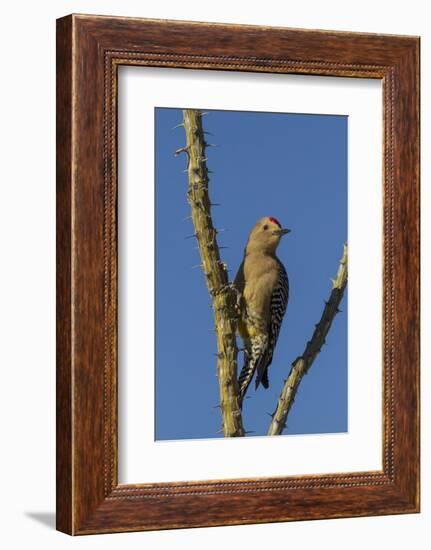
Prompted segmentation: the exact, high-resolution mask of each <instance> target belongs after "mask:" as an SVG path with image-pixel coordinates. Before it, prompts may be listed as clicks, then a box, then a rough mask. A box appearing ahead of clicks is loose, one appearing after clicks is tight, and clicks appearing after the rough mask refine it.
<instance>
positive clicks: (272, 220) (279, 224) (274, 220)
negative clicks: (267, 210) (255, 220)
mask: <svg viewBox="0 0 431 550" xmlns="http://www.w3.org/2000/svg"><path fill="white" fill-rule="evenodd" d="M269 221H270V222H272V223H275V224H276V225H278V227H280V229H281V223H280V222H279V221H278V220H277V218H273V217H272V216H270V217H269Z"/></svg>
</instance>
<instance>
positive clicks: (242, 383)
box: [238, 349, 255, 405]
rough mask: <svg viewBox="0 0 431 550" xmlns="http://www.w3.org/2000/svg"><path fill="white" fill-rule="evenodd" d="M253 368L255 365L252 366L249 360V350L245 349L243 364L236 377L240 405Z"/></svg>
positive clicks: (251, 376)
mask: <svg viewBox="0 0 431 550" xmlns="http://www.w3.org/2000/svg"><path fill="white" fill-rule="evenodd" d="M254 369H255V367H254V366H253V362H252V361H251V350H247V349H245V350H244V366H243V367H242V369H241V372H240V374H239V378H238V385H239V401H240V403H241V405H242V401H243V399H244V396H245V393H246V391H247V388H248V386H249V385H250V382H251V379H252V378H253V374H254Z"/></svg>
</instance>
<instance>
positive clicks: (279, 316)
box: [256, 262, 289, 388]
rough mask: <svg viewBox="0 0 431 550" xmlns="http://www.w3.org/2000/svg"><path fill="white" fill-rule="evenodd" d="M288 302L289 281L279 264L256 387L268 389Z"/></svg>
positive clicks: (281, 265)
mask: <svg viewBox="0 0 431 550" xmlns="http://www.w3.org/2000/svg"><path fill="white" fill-rule="evenodd" d="M288 301H289V279H288V277H287V273H286V270H285V268H284V266H283V264H282V263H281V262H279V270H278V280H277V284H276V285H275V287H274V290H273V292H272V295H271V303H270V325H269V334H268V346H267V349H266V353H265V356H264V357H262V360H261V361H260V364H259V365H258V367H257V375H256V387H257V386H258V385H259V383H262V386H263V387H264V388H267V387H268V385H269V384H268V367H269V365H270V364H271V361H272V356H273V353H274V349H275V346H276V344H277V339H278V335H279V334H280V328H281V323H282V322H283V317H284V314H285V313H286V308H287V303H288Z"/></svg>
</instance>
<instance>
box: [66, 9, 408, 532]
mask: <svg viewBox="0 0 431 550" xmlns="http://www.w3.org/2000/svg"><path fill="white" fill-rule="evenodd" d="M124 64H126V65H142V66H151V67H175V68H179V67H180V68H192V69H195V70H199V69H218V70H226V71H249V72H260V73H283V74H302V75H325V76H333V77H339V76H349V77H354V78H374V79H381V81H382V83H383V113H384V120H383V128H384V136H383V140H384V147H383V151H384V159H383V166H384V173H383V197H384V212H383V219H384V223H383V225H384V237H383V241H384V251H383V258H384V262H383V263H384V265H383V273H384V276H383V308H382V315H383V338H382V341H383V419H384V421H383V441H382V453H383V469H382V471H370V472H351V473H347V474H333V475H331V474H329V473H328V474H327V475H307V476H291V477H286V478H280V477H277V478H260V479H236V480H222V479H221V480H212V481H208V482H192V481H190V482H185V483H163V482H160V483H151V484H142V485H119V484H118V476H117V464H118V461H117V452H118V449H117V447H118V442H117V248H116V247H117V241H116V196H117V180H116V177H117V172H116V170H117V166H116V161H117V160H116V159H117V156H116V155H117V135H116V132H117V120H116V116H117V111H116V105H117V95H116V91H117V68H118V66H119V65H124ZM418 511H419V38H417V37H407V36H390V35H377V34H356V33H343V32H332V31H308V30H296V29H287V28H270V27H256V26H242V25H225V24H209V23H193V22H181V21H158V20H149V19H129V18H117V17H98V16H89V15H70V16H67V17H64V18H62V19H59V20H58V21H57V529H59V530H60V531H63V532H65V533H69V534H74V535H75V534H90V533H104V532H118V531H138V530H150V529H168V528H179V527H200V526H215V525H233V524H245V523H262V522H276V521H290V520H299V519H301V520H304V519H318V518H337V517H348V516H366V515H380V514H399V513H413V512H418Z"/></svg>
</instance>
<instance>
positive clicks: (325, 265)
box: [155, 108, 348, 439]
mask: <svg viewBox="0 0 431 550" xmlns="http://www.w3.org/2000/svg"><path fill="white" fill-rule="evenodd" d="M203 110H204V111H206V109H203ZM155 121H156V137H155V139H156V182H155V185H156V206H155V210H156V316H155V317H156V361H155V368H156V439H192V438H193V439H195V438H213V437H222V434H221V433H218V432H219V430H220V427H221V418H220V410H219V409H218V408H217V404H218V402H219V388H218V380H217V378H216V357H215V353H216V341H215V334H214V331H213V328H214V323H213V313H212V309H211V302H210V298H209V295H208V291H207V289H206V286H205V280H204V276H203V273H202V271H201V270H200V269H199V268H193V266H195V265H197V264H199V263H200V259H199V253H198V251H197V250H196V249H195V247H196V242H195V241H194V239H186V237H187V236H189V235H191V234H192V233H193V226H192V223H191V221H190V220H185V218H187V217H188V216H189V215H190V210H189V205H188V204H187V200H186V190H187V174H185V173H183V172H182V171H183V170H184V169H185V166H186V158H185V155H182V156H180V157H175V156H174V151H175V150H176V149H178V148H179V147H182V146H183V145H184V143H185V136H184V130H183V128H181V127H180V128H177V129H173V127H174V126H176V125H177V124H179V123H181V121H182V112H181V110H180V109H165V108H158V109H156V111H155ZM347 123H348V119H347V117H345V116H334V115H308V114H307V115H302V114H284V113H283V114H280V113H254V112H238V111H209V112H208V114H207V115H206V116H205V117H204V119H203V124H204V129H205V130H207V131H208V132H211V134H212V135H211V136H208V141H210V142H212V143H214V144H216V147H211V148H208V149H207V157H208V162H207V164H208V168H209V169H210V170H211V171H212V172H213V173H212V174H210V176H211V180H210V187H209V189H210V195H211V199H212V201H213V202H214V203H220V206H218V207H214V208H213V212H212V213H213V221H214V224H215V226H216V227H217V228H219V229H224V230H225V231H223V232H221V233H220V234H219V235H218V241H219V245H220V246H226V247H228V248H226V249H223V250H221V253H222V257H223V260H224V261H226V262H227V264H228V267H229V269H230V278H231V279H233V278H234V276H235V273H236V271H237V269H238V267H239V265H240V263H241V259H242V255H243V251H244V246H245V243H246V241H247V236H248V233H249V231H250V229H251V228H252V227H253V225H254V224H255V222H256V221H257V220H258V219H259V218H261V217H262V216H274V217H276V218H277V219H279V220H280V222H281V224H282V225H283V226H284V227H288V228H289V229H291V231H292V232H291V233H290V234H289V235H287V236H286V237H284V238H283V239H282V241H281V244H280V246H279V249H278V256H279V258H280V259H281V261H282V262H283V263H284V265H285V267H286V269H287V272H288V275H289V281H290V299H289V305H288V308H287V312H286V315H285V318H284V321H283V325H282V328H281V332H280V336H279V340H278V344H277V348H276V351H275V354H274V358H273V362H272V364H271V366H270V370H269V382H270V387H269V389H268V390H266V391H265V390H264V389H263V388H262V387H259V389H258V390H257V391H255V390H254V386H251V387H250V390H249V392H248V395H249V396H250V398H249V399H246V401H245V403H244V408H243V421H244V426H245V429H246V430H247V431H250V432H253V433H252V434H250V435H254V436H257V435H265V433H266V431H267V429H268V425H269V421H270V417H269V416H268V414H267V413H271V412H273V411H274V409H275V406H276V403H277V399H278V396H279V394H280V390H281V387H282V384H283V380H284V379H285V378H286V376H287V374H288V373H289V370H290V365H291V363H292V361H293V360H294V359H295V358H296V357H297V356H298V355H300V354H301V353H302V351H303V349H304V346H305V344H306V342H307V340H308V339H309V338H310V337H311V334H312V330H313V327H314V324H315V323H316V322H317V321H318V320H319V318H320V315H321V313H322V309H323V302H324V300H325V299H326V298H327V297H328V295H329V292H330V289H331V281H330V279H331V277H333V276H334V275H335V273H336V270H337V268H338V262H339V259H340V257H341V254H342V248H343V243H344V242H346V241H347ZM341 310H342V313H341V314H340V315H338V316H337V317H336V319H335V321H334V323H333V326H332V329H331V332H330V334H329V336H328V338H327V344H326V345H325V346H324V349H323V350H322V352H321V354H320V355H319V356H318V358H317V359H316V361H315V363H314V364H313V366H312V368H311V370H310V371H309V374H308V375H307V376H306V377H305V378H304V379H303V381H302V383H301V385H300V387H299V390H298V393H297V396H296V399H295V403H294V405H293V407H292V410H291V412H290V414H289V418H288V423H287V428H286V429H285V431H284V434H285V435H289V434H315V433H328V432H329V433H334V432H345V431H347V420H348V419H347V291H346V294H345V296H344V298H343V302H342V304H341ZM239 364H240V365H241V364H242V355H240V356H239Z"/></svg>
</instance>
